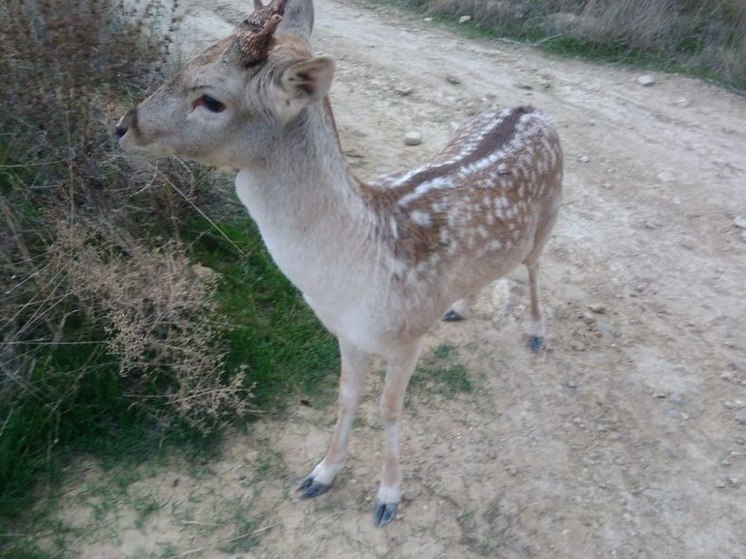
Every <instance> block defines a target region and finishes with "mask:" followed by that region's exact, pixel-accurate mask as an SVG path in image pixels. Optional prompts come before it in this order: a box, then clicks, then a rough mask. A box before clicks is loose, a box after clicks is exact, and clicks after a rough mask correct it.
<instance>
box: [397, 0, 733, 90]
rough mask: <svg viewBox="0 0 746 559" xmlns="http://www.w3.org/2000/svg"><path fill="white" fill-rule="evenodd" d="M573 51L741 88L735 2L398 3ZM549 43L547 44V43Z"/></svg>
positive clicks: (432, 0) (433, 0)
mask: <svg viewBox="0 0 746 559" xmlns="http://www.w3.org/2000/svg"><path fill="white" fill-rule="evenodd" d="M403 3H405V4H409V5H411V6H414V7H417V8H418V9H422V10H425V11H428V12H431V13H444V14H449V15H451V16H461V15H470V16H471V17H472V21H473V22H474V23H476V24H477V25H479V26H481V27H483V28H491V29H494V30H496V31H497V32H498V33H507V34H509V35H512V36H518V37H523V38H528V39H532V40H539V39H541V40H543V41H547V38H549V37H551V41H553V42H554V44H555V45H557V46H558V47H559V48H561V49H565V50H569V51H571V52H573V53H581V54H582V53H583V52H591V53H592V52H594V51H599V50H600V51H602V52H603V53H604V54H606V55H608V56H609V57H612V58H620V59H629V58H640V57H649V58H650V59H653V60H658V61H660V62H663V63H665V64H675V65H678V66H680V67H684V68H687V69H689V70H690V71H693V72H696V73H701V74H704V75H708V76H713V77H717V78H718V79H720V80H721V81H723V82H725V83H728V84H731V85H733V86H735V87H737V88H740V89H746V56H744V54H746V4H744V2H743V1H742V0H615V1H609V0H403ZM551 44H552V43H551V42H550V44H549V45H548V46H551Z"/></svg>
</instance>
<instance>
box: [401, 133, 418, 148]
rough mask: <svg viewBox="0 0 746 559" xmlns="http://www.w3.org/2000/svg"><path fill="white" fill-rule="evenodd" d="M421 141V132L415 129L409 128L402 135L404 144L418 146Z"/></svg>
mask: <svg viewBox="0 0 746 559" xmlns="http://www.w3.org/2000/svg"><path fill="white" fill-rule="evenodd" d="M421 143H422V134H421V133H419V132H417V131H416V130H411V131H409V132H407V133H406V134H405V135H404V145H406V146H419V145H420V144H421Z"/></svg>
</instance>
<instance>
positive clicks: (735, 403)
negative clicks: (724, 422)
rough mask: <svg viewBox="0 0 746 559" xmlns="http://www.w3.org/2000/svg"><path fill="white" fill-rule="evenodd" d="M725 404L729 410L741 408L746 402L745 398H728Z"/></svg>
mask: <svg viewBox="0 0 746 559" xmlns="http://www.w3.org/2000/svg"><path fill="white" fill-rule="evenodd" d="M723 405H724V406H725V407H726V408H728V409H729V410H740V409H741V408H743V407H744V406H745V405H746V404H745V403H744V401H743V400H726V401H725V402H723Z"/></svg>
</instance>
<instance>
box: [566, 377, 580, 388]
mask: <svg viewBox="0 0 746 559" xmlns="http://www.w3.org/2000/svg"><path fill="white" fill-rule="evenodd" d="M565 386H566V387H567V388H572V389H575V388H577V387H578V383H577V382H575V381H574V380H573V379H569V380H568V381H566V382H565Z"/></svg>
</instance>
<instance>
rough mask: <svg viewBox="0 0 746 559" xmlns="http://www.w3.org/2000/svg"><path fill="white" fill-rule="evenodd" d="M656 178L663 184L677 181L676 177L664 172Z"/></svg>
mask: <svg viewBox="0 0 746 559" xmlns="http://www.w3.org/2000/svg"><path fill="white" fill-rule="evenodd" d="M656 178H657V179H658V180H659V181H660V182H663V183H670V182H675V181H676V175H674V174H673V173H672V172H670V171H662V172H660V173H658V174H657V175H656Z"/></svg>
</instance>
